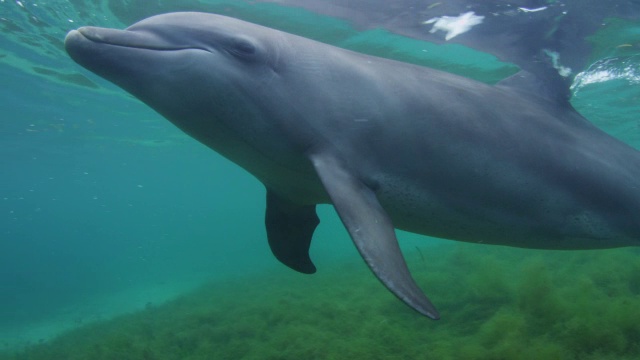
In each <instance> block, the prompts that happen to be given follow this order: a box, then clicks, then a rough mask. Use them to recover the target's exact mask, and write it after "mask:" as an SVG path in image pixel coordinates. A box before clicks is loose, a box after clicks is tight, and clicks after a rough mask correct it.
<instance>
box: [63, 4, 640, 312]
mask: <svg viewBox="0 0 640 360" xmlns="http://www.w3.org/2000/svg"><path fill="white" fill-rule="evenodd" d="M460 36H464V35H460ZM65 45H66V49H67V51H68V53H69V55H70V56H71V57H72V58H73V59H74V60H75V61H76V62H78V63H79V64H80V65H82V66H84V67H86V68H87V69H89V70H91V71H93V72H95V73H96V74H98V75H100V76H102V77H104V78H106V79H108V80H110V81H112V82H114V83H115V84H117V85H119V86H120V87H122V88H123V89H125V90H126V91H128V92H130V93H131V94H133V95H135V96H136V97H137V98H139V99H140V100H142V101H143V102H145V103H146V104H148V105H149V106H150V107H152V108H153V109H155V110H156V111H158V112H159V113H160V114H162V115H163V116H164V117H166V118H167V119H169V120H170V121H171V122H173V123H174V124H175V125H177V126H178V127H179V128H181V129H182V130H183V131H185V132H186V133H188V134H189V135H191V136H192V137H194V138H195V139H197V140H199V141H200V142H202V143H204V144H205V145H207V146H209V147H210V148H211V149H213V150H215V151H217V152H219V153H220V154H222V155H224V156H225V157H227V158H228V159H230V160H231V161H233V162H235V163H237V164H238V165H240V166H242V167H243V168H245V169H246V170H247V171H249V172H250V173H252V174H253V175H254V176H255V177H256V178H258V179H259V180H260V181H261V182H262V183H263V184H264V185H265V187H266V188H267V211H266V218H265V219H266V221H265V222H266V227H267V235H268V240H269V245H270V246H271V250H272V251H273V253H274V255H275V256H276V257H277V258H278V260H280V261H281V262H283V263H284V264H286V265H287V266H289V267H291V268H292V269H295V270H297V271H300V272H303V273H313V272H315V266H314V265H313V263H312V262H311V260H310V258H309V254H308V250H309V245H310V242H311V237H312V235H313V232H314V230H315V228H316V226H317V224H318V222H319V221H318V217H317V216H316V212H315V206H316V204H319V203H331V204H333V205H334V207H335V209H336V211H337V212H338V214H339V216H340V219H341V220H342V222H343V223H344V225H345V227H346V229H347V230H348V232H349V235H350V236H351V238H352V240H353V241H354V243H355V245H356V246H357V248H358V250H359V252H360V254H361V255H362V257H363V258H364V260H365V262H366V263H367V265H368V266H369V267H370V268H371V270H372V271H373V273H374V274H375V275H376V276H377V277H378V279H380V281H381V282H382V283H383V284H384V285H385V286H386V287H387V288H388V289H389V290H390V291H391V292H393V293H394V294H395V295H396V296H397V297H398V298H400V299H401V300H402V301H404V302H405V303H406V304H407V305H409V306H410V307H412V308H413V309H415V310H416V311H418V312H420V313H421V314H424V315H426V316H428V317H430V318H433V319H437V318H439V315H438V312H437V311H436V309H435V308H434V307H433V305H432V304H431V302H430V301H429V300H428V299H427V298H426V297H425V295H423V293H422V291H420V289H419V288H418V286H417V285H416V283H415V282H414V280H413V279H412V277H411V275H410V273H409V271H408V269H407V266H406V264H405V262H404V259H403V257H402V254H401V252H400V249H399V247H398V243H397V240H396V236H395V233H394V227H395V228H399V229H404V230H407V231H411V232H416V233H420V234H426V235H431V236H436V237H441V238H447V239H453V240H460V241H468V242H482V243H489V244H501V245H509V246H517V247H529V248H545V249H586V248H610V247H617V246H630V245H637V244H638V239H639V238H640V222H638V220H637V216H638V214H639V213H640V156H639V155H638V152H637V151H636V150H634V149H632V148H631V147H629V146H627V145H625V144H623V143H622V142H620V141H618V140H616V139H614V138H613V137H611V136H609V135H607V134H605V133H604V132H602V131H600V130H598V129H597V128H596V127H594V126H593V125H591V124H590V123H589V122H588V121H587V120H585V119H584V118H583V117H582V116H580V115H579V114H578V113H577V112H576V111H574V110H573V108H572V107H571V105H570V104H569V102H568V100H567V99H566V98H563V97H554V96H553V95H552V94H555V93H562V92H561V91H560V92H543V91H541V90H540V89H541V88H540V84H539V81H538V79H537V78H536V77H535V76H534V75H532V74H529V73H526V72H520V73H518V74H516V75H514V76H513V77H511V78H509V79H506V80H504V81H503V82H501V83H499V84H498V85H496V86H490V85H486V84H483V83H479V82H476V81H473V80H469V79H466V78H462V77H459V76H456V75H452V74H447V73H443V72H440V71H436V70H432V69H428V68H423V67H419V66H415V65H410V64H405V63H400V62H396V61H391V60H386V59H382V58H377V57H372V56H367V55H363V54H359V53H354V52H351V51H348V50H344V49H340V48H336V47H333V46H330V45H326V44H322V43H319V42H316V41H313V40H309V39H305V38H302V37H298V36H295V35H291V34H287V33H284V32H281V31H277V30H273V29H269V28H265V27H262V26H259V25H255V24H251V23H247V22H244V21H241V20H237V19H233V18H229V17H225V16H219V15H212V14H202V13H171V14H165V15H159V16H154V17H151V18H148V19H145V20H142V21H140V22H138V23H136V24H134V25H132V26H131V27H129V28H127V29H126V30H113V29H103V28H95V27H84V28H80V29H78V30H76V31H71V32H70V33H69V34H68V35H67V38H66V41H65Z"/></svg>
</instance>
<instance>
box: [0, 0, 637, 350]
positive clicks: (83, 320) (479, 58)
mask: <svg viewBox="0 0 640 360" xmlns="http://www.w3.org/2000/svg"><path fill="white" fill-rule="evenodd" d="M178 10H199V11H211V12H217V13H221V14H225V15H231V16H236V17H239V18H242V19H245V20H248V21H253V22H257V23H260V24H264V25H267V26H271V27H276V28H279V29H282V30H285V31H289V32H292V33H296V34H299V35H303V36H307V37H311V38H314V39H317V40H320V41H324V42H327V43H331V44H334V45H337V46H342V47H346V48H350V49H353V50H356V51H360V52H365V53H369V54H373V55H378V56H385V57H390V58H394V59H398V60H402V61H408V62H413V63H417V64H421V65H426V66H431V67H436V68H439V69H443V70H446V71H451V72H455V73H458V74H462V75H464V76H468V77H472V78H475V79H477V80H480V81H485V82H488V83H495V82H497V81H498V80H500V79H501V78H504V77H506V76H509V75H510V74H513V73H514V72H515V71H516V68H515V66H513V65H511V64H506V63H502V62H500V61H498V60H497V59H496V58H495V57H493V56H491V55H487V54H482V53H479V52H476V51H472V50H469V49H467V48H464V47H462V46H459V45H446V46H437V45H432V44H429V43H425V42H422V41H419V40H415V39H409V38H404V37H401V36H397V35H394V34H392V33H389V32H388V31H385V30H383V29H374V30H369V31H360V30H357V29H355V28H353V27H352V26H350V24H349V23H347V22H344V21H341V20H337V19H332V18H328V17H322V16H319V15H315V14H313V13H310V12H307V11H304V10H301V9H294V8H287V7H283V6H279V5H277V4H262V3H252V2H244V1H195V0H194V1H124V0H121V1H97V0H96V1H89V0H73V1H48V2H45V1H26V0H25V1H20V2H17V1H13V0H12V1H7V0H5V1H0V34H1V35H0V78H2V81H3V83H2V84H3V86H2V87H1V88H0V94H1V95H0V105H1V106H2V107H1V110H2V114H3V115H2V121H0V151H1V152H2V160H3V163H2V165H3V166H2V168H3V171H2V175H1V179H2V180H1V182H0V186H1V188H0V191H1V192H0V211H1V213H2V214H3V215H4V216H3V217H0V229H1V230H0V231H1V232H0V234H2V235H1V238H0V351H4V353H3V354H0V359H4V358H7V359H241V358H244V359H418V358H425V359H448V358H450V359H636V358H638V356H639V355H640V319H639V318H638V317H639V316H640V297H639V296H640V274H639V273H638V270H640V257H639V256H638V255H639V254H638V251H637V250H636V249H620V250H607V251H582V252H580V251H576V252H550V251H532V250H519V249H509V248H501V247H489V246H480V245H469V244H459V243H454V242H449V241H442V240H437V239H430V238H427V237H423V236H417V235H413V234H407V233H401V234H400V236H399V237H400V241H401V245H402V247H403V249H404V251H405V255H406V257H407V261H408V263H409V266H410V268H411V269H412V273H413V274H414V276H415V278H416V280H417V282H418V283H419V284H420V286H421V287H422V288H423V289H425V291H426V292H427V294H428V295H429V296H430V298H431V299H432V300H433V302H434V303H435V304H436V305H437V307H438V309H439V310H440V312H441V314H442V320H440V321H438V322H434V321H429V320H427V319H425V318H423V317H420V316H417V315H416V314H415V313H414V312H412V311H411V310H410V309H408V308H406V307H405V306H404V305H402V304H401V303H400V302H399V301H398V300H397V299H395V298H394V297H393V295H391V294H390V293H388V291H386V290H385V289H384V287H382V286H381V285H380V284H379V283H378V281H377V280H376V279H375V278H374V277H373V276H372V275H371V273H370V272H369V270H368V269H367V268H366V266H365V265H364V264H363V263H362V260H361V259H360V256H359V255H358V254H357V252H356V251H355V249H354V248H353V245H352V244H351V241H350V239H349V238H348V235H347V234H346V231H345V230H344V229H343V228H342V226H341V225H340V223H339V221H338V220H337V218H336V216H335V213H334V212H333V209H332V208H331V207H329V206H322V207H320V209H319V215H320V217H321V219H322V223H321V225H320V227H319V229H318V231H317V233H316V234H315V236H314V242H313V246H312V249H311V255H312V258H313V260H314V262H315V263H316V265H317V266H318V270H319V271H318V274H316V275H313V276H305V275H301V274H297V273H294V272H292V271H290V270H288V269H286V268H284V267H283V266H282V265H280V264H279V263H277V261H276V260H275V259H273V256H272V255H271V253H270V251H269V249H268V246H267V243H266V235H265V231H264V228H263V216H264V214H263V212H264V190H263V188H262V186H261V185H260V184H259V183H258V182H257V181H255V180H254V179H253V178H251V177H250V176H249V175H247V174H246V173H244V172H243V171H242V170H241V169H239V168H238V167H237V166H235V165H234V164H231V163H229V162H228V161H226V160H224V159H222V158H221V157H219V156H218V155H217V154H215V153H213V152H212V151H210V150H208V149H206V148H204V147H203V146H201V145H199V144H197V143H196V142H195V141H193V140H192V139H190V138H188V137H187V136H185V135H183V134H182V133H180V132H179V131H178V130H176V129H175V128H173V126H172V125H170V124H169V123H168V122H167V121H165V120H163V119H161V118H160V117H159V116H158V115H156V114H155V113H154V112H153V111H151V110H149V109H147V108H146V107H145V106H143V105H142V104H140V103H139V102H138V101H137V100H135V99H133V98H132V97H131V96H129V95H127V94H126V93H124V92H123V91H121V90H119V89H118V88H116V87H114V86H112V85H110V84H108V83H106V82H105V81H103V80H102V79H100V78H98V77H96V76H94V75H93V74H90V73H88V72H86V71H84V70H83V69H81V68H79V66H77V65H76V64H74V63H73V62H72V61H71V60H70V59H69V58H68V57H67V56H66V54H65V53H64V49H63V42H62V40H63V39H64V35H65V34H66V32H67V31H69V30H71V29H74V28H77V27H79V26H83V25H96V26H107V27H116V28H122V27H125V26H127V25H128V24H130V23H132V22H135V21H137V20H139V19H141V18H143V17H146V16H149V15H153V14H157V13H162V12H168V11H178ZM638 34H640V27H639V26H638V25H637V24H633V23H629V22H624V21H618V22H613V23H612V25H611V26H608V27H605V28H603V30H602V31H601V32H599V33H598V34H596V35H594V36H592V37H591V41H593V43H594V49H595V51H594V54H593V59H592V61H593V62H594V63H595V64H594V65H593V66H592V68H591V69H590V73H589V74H591V75H594V74H597V73H598V71H599V72H600V74H601V75H602V74H606V75H607V76H608V77H606V76H601V77H599V78H597V77H595V78H594V77H593V76H592V77H591V80H590V81H584V82H583V83H581V84H578V85H577V86H576V87H575V88H574V97H573V99H572V102H573V104H574V106H575V107H576V108H577V109H578V110H579V111H580V112H581V113H582V114H584V115H585V116H586V117H587V118H589V119H590V120H591V121H593V122H594V123H595V124H596V125H598V126H600V127H601V128H603V129H604V130H605V131H607V132H609V133H611V134H613V135H614V136H616V137H618V138H620V139H622V140H623V141H625V142H627V143H629V144H631V145H632V146H635V147H637V148H638V147H640V129H639V125H638V120H639V118H638V114H639V113H640V101H639V98H640V86H638V83H640V81H639V80H638V76H639V75H638V74H639V69H638V67H639V66H640V58H639V57H638V56H639V53H640V50H639V49H638V46H637V43H638V40H637V39H638V36H639V35H638ZM611 44H628V45H629V46H622V47H615V46H614V50H612V47H611ZM605 78H606V81H605ZM594 79H595V80H594ZM597 79H600V80H597ZM74 329H75V330H74ZM57 336H59V337H57Z"/></svg>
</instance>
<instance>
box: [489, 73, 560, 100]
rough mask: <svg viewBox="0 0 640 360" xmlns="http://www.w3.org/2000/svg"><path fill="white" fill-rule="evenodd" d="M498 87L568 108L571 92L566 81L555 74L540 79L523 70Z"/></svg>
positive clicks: (501, 82) (503, 81)
mask: <svg viewBox="0 0 640 360" xmlns="http://www.w3.org/2000/svg"><path fill="white" fill-rule="evenodd" d="M496 87H500V88H504V89H508V90H511V91H517V92H519V93H521V94H525V95H527V96H531V97H534V98H539V99H544V100H546V101H550V102H552V103H555V104H557V105H561V106H568V105H569V99H570V97H571V92H570V90H569V87H568V86H567V85H566V80H564V79H562V78H561V77H560V76H555V75H553V74H551V75H549V76H544V77H539V76H535V75H533V74H532V73H530V72H528V71H526V70H521V71H519V72H517V73H515V74H513V75H511V76H509V77H508V78H506V79H504V80H502V81H500V82H498V83H497V84H496Z"/></svg>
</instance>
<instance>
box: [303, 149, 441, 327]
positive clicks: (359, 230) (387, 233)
mask: <svg viewBox="0 0 640 360" xmlns="http://www.w3.org/2000/svg"><path fill="white" fill-rule="evenodd" d="M311 160H312V161H313V165H314V167H315V169H316V172H317V173H318V176H319V177H320V180H321V181H322V184H323V185H324V187H325V189H326V191H327V193H328V194H329V197H330V198H331V201H332V202H333V205H334V206H335V208H336V211H337V212H338V215H339V216H340V219H341V220H342V223H343V224H344V225H345V227H346V228H347V231H349V234H350V235H351V238H352V239H353V242H354V243H355V244H356V247H357V248H358V251H359V252H360V255H362V258H363V259H364V261H365V262H366V263H367V265H368V266H369V268H370V269H371V271H373V273H374V274H375V275H376V277H377V278H378V279H379V280H380V281H381V282H382V283H383V284H384V286H386V287H387V288H388V289H389V290H390V291H391V292H392V293H393V294H394V295H395V296H397V297H398V298H399V299H400V300H402V301H403V302H405V303H406V304H407V305H409V306H410V307H411V308H413V309H414V310H416V311H417V312H419V313H421V314H423V315H426V316H428V317H430V318H432V319H439V318H440V315H438V311H437V310H436V309H435V307H434V306H433V304H431V301H429V299H428V298H427V297H426V296H425V295H424V294H423V293H422V291H421V290H420V288H419V287H418V285H417V284H416V283H415V281H414V280H413V278H412V277H411V274H410V273H409V269H408V268H407V264H406V263H405V261H404V258H403V256H402V252H401V251H400V247H399V246H398V240H397V239H396V235H395V231H394V228H393V224H392V223H391V219H390V218H389V216H388V215H387V213H386V212H385V211H384V209H383V208H382V206H381V205H380V203H379V202H378V199H377V197H376V195H375V193H374V192H373V190H371V189H370V188H369V187H368V186H366V185H365V184H364V183H363V182H362V181H360V180H359V179H357V178H356V177H355V176H353V175H352V174H351V173H349V172H348V171H347V170H346V169H345V168H343V167H342V166H341V165H340V164H339V163H338V161H336V160H335V159H334V158H332V157H330V156H324V155H316V156H312V158H311Z"/></svg>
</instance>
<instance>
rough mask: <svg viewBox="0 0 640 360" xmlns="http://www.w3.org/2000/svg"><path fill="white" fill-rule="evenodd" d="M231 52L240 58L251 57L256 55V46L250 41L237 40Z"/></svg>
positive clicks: (234, 41)
mask: <svg viewBox="0 0 640 360" xmlns="http://www.w3.org/2000/svg"><path fill="white" fill-rule="evenodd" d="M229 51H230V52H231V53H233V54H234V55H238V56H251V55H253V54H255V53H256V46H255V44H254V43H253V42H252V41H251V40H249V39H244V38H235V39H234V40H233V42H232V44H231V49H230V50H229Z"/></svg>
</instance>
